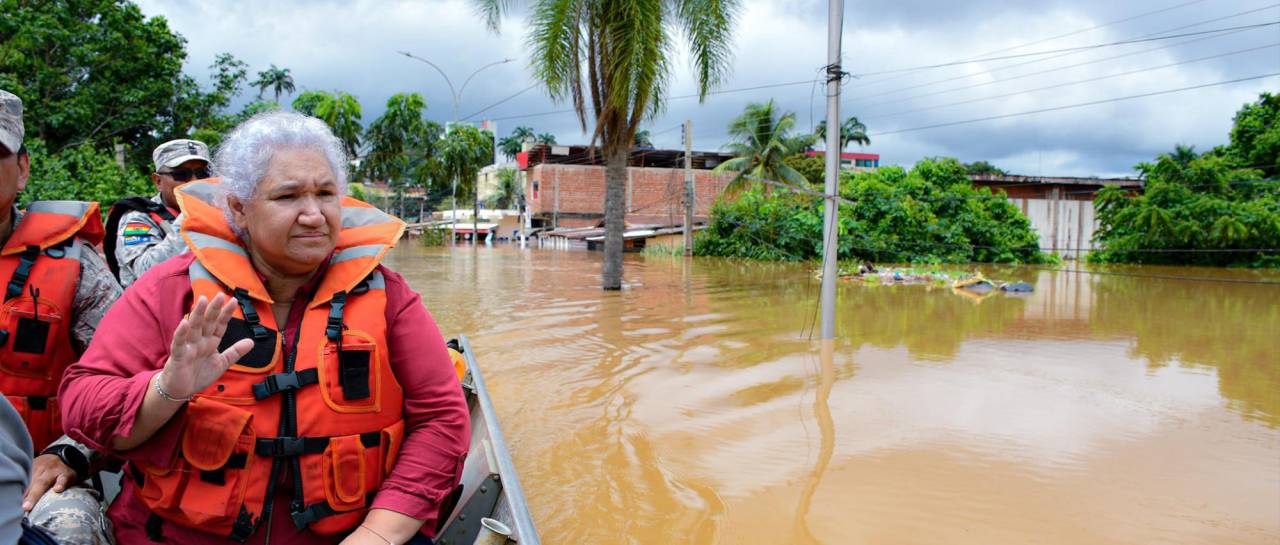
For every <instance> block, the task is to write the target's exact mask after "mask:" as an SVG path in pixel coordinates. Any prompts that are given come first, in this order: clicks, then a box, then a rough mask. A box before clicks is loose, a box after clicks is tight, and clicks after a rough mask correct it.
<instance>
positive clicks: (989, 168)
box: [964, 161, 1009, 176]
mask: <svg viewBox="0 0 1280 545" xmlns="http://www.w3.org/2000/svg"><path fill="white" fill-rule="evenodd" d="M964 172H965V174H973V175H984V174H988V175H994V176H1007V175H1008V174H1009V173H1008V172H1005V171H1004V170H1002V169H1000V168H999V167H997V166H995V165H993V164H991V163H988V162H986V161H975V162H972V163H965V165H964Z"/></svg>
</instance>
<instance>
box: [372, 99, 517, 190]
mask: <svg viewBox="0 0 1280 545" xmlns="http://www.w3.org/2000/svg"><path fill="white" fill-rule="evenodd" d="M426 109H427V102H426V100H425V99H423V98H422V95H420V94H418V93H407V94H406V93H397V94H395V95H392V96H391V98H389V99H388V100H387V109H386V111H385V112H383V114H382V115H381V116H379V117H378V118H377V119H375V120H374V121H373V123H371V124H370V125H369V130H368V131H366V132H365V143H366V146H367V148H368V149H367V151H366V153H365V156H364V160H363V161H362V163H361V165H360V171H359V176H360V177H362V178H365V179H371V180H383V181H386V182H388V183H389V184H390V185H391V186H392V188H394V189H395V190H396V200H397V203H398V206H399V207H400V210H399V212H398V213H399V214H400V215H403V214H404V210H403V208H404V206H403V202H404V190H405V189H406V188H409V187H420V188H423V189H424V190H425V191H427V193H428V196H429V195H430V194H431V193H432V192H436V194H439V195H443V194H444V193H443V191H442V189H443V188H442V183H443V181H444V180H446V179H447V176H446V175H445V174H444V173H443V167H442V166H441V163H440V160H441V157H440V144H441V141H440V138H441V135H442V133H443V129H442V127H441V126H440V124H438V123H435V122H432V121H428V120H426V119H425V118H424V117H423V115H424V113H425V111H426ZM490 149H492V148H490ZM490 153H492V151H491V152H490Z"/></svg>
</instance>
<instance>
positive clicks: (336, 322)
mask: <svg viewBox="0 0 1280 545" xmlns="http://www.w3.org/2000/svg"><path fill="white" fill-rule="evenodd" d="M346 304H347V293H346V292H343V291H339V292H334V294H333V297H332V298H330V299H329V320H328V323H327V325H326V326H325V328H324V336H325V337H326V338H328V339H329V340H331V341H333V342H336V343H338V345H339V346H341V345H342V309H343V307H345V306H346Z"/></svg>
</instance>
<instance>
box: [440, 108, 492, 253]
mask: <svg viewBox="0 0 1280 545" xmlns="http://www.w3.org/2000/svg"><path fill="white" fill-rule="evenodd" d="M440 159H441V163H442V165H443V166H444V171H445V172H446V173H447V174H449V175H450V176H453V179H454V180H456V181H457V184H458V186H460V188H461V189H462V194H463V195H467V194H470V195H471V204H472V211H473V215H472V216H471V234H472V236H474V237H476V238H477V239H478V238H479V237H478V236H477V235H478V234H477V233H476V224H477V223H478V222H479V221H480V219H479V218H480V199H478V198H477V193H476V190H477V189H479V188H478V187H477V185H476V174H477V173H478V172H480V168H481V167H483V166H485V165H487V164H489V163H490V162H492V161H493V138H492V137H491V136H489V133H488V132H487V131H481V130H480V129H477V128H475V127H472V126H470V125H454V126H453V128H451V129H449V132H448V133H447V134H445V136H444V141H443V142H441V143H440ZM453 209H454V210H455V213H456V211H457V209H458V206H457V194H456V193H455V195H454V206H453Z"/></svg>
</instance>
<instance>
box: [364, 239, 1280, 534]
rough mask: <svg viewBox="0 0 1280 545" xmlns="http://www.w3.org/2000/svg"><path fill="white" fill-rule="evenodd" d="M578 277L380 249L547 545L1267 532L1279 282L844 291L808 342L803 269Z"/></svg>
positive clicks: (692, 267) (708, 264)
mask: <svg viewBox="0 0 1280 545" xmlns="http://www.w3.org/2000/svg"><path fill="white" fill-rule="evenodd" d="M598 259H599V256H598V254H589V253H585V252H553V251H538V250H520V249H518V248H506V247H499V248H491V249H486V248H480V249H472V248H464V249H460V250H458V251H457V252H456V253H454V254H450V253H449V251H448V250H443V249H431V250H425V249H422V248H417V247H413V246H412V245H406V246H405V247H402V248H400V249H398V250H396V251H395V252H394V253H393V254H392V255H391V257H390V258H389V264H390V265H391V266H392V267H393V268H395V269H397V270H399V271H401V272H402V273H403V274H405V276H406V277H407V278H409V280H410V281H411V282H412V283H413V284H414V286H415V287H417V288H418V289H419V290H420V291H421V292H422V294H423V298H424V300H425V301H426V304H427V306H428V307H429V308H430V309H431V311H432V313H433V315H434V316H435V317H436V319H437V320H438V321H439V322H440V324H441V327H442V329H444V330H445V332H446V333H451V332H465V333H467V334H469V335H470V336H471V338H472V342H473V344H474V346H475V348H476V350H477V351H478V355H479V357H480V362H481V364H482V365H484V366H486V368H487V370H488V375H489V376H488V382H489V384H490V388H491V389H492V390H493V392H492V393H493V394H494V395H495V397H496V404H497V406H498V410H499V413H500V414H499V416H500V418H501V420H502V422H503V424H504V429H505V431H506V433H507V436H508V439H509V440H510V441H511V443H512V448H513V454H514V457H515V461H516V465H517V467H518V468H519V470H520V472H521V477H522V479H523V480H524V481H525V488H526V490H527V491H528V494H529V500H530V502H531V508H532V511H533V514H534V517H535V518H536V519H537V521H538V523H539V528H540V529H541V531H542V534H543V539H544V541H545V542H546V543H548V544H556V543H569V544H576V543H604V544H612V543H620V544H621V543H627V544H633V543H634V544H647V543H689V544H703V543H722V544H738V543H770V544H775V543H804V544H823V545H833V544H844V543H975V544H976V543H1029V542H1036V543H1275V542H1277V541H1280V462H1278V461H1277V460H1280V363H1278V360H1280V358H1277V356H1276V354H1280V341H1278V340H1277V336H1276V333H1275V332H1276V331H1280V288H1278V287H1277V286H1263V285H1249V284H1226V283H1212V282H1189V281H1178V280H1165V279H1152V278H1135V277H1131V276H1119V275H1106V276H1097V275H1081V274H1072V273H1060V272H1050V271H1045V270H1037V269H1033V268H1000V267H985V268H983V272H984V273H986V274H987V275H988V276H989V277H992V278H999V279H1006V280H1015V279H1016V280H1025V281H1028V282H1031V283H1032V284H1034V285H1035V286H1036V292H1035V293H1033V294H1029V295H1026V296H1023V297H1014V296H1007V295H1003V294H996V295H993V296H991V297H987V298H983V299H982V300H980V301H975V300H970V299H968V298H965V297H960V296H957V295H955V294H953V293H951V291H950V290H945V289H934V290H929V289H926V288H921V287H876V288H868V287H862V286H858V285H852V284H848V285H842V286H841V288H840V305H839V319H840V322H839V326H838V333H839V338H838V339H837V341H836V343H834V345H833V346H831V347H830V349H829V350H827V351H823V350H822V349H821V343H819V342H817V341H812V340H810V339H809V332H810V331H811V330H812V329H815V324H814V320H815V318H816V316H817V307H816V296H817V291H818V285H817V282H816V280H814V279H813V277H812V275H811V273H810V271H808V270H807V269H805V268H804V267H803V266H797V265H789V264H760V263H744V262H731V261H722V260H702V259H699V260H694V261H693V262H688V261H685V260H683V259H671V258H660V257H643V256H628V260H629V261H628V264H627V281H628V282H629V283H631V284H632V285H633V286H634V288H633V289H630V290H627V291H624V292H621V293H602V292H601V291H600V290H599V287H598V286H599V283H598V278H599V265H598ZM1116 272H1119V273H1122V274H1128V273H1138V274H1188V273H1189V272H1194V275H1195V276H1207V275H1219V276H1221V277H1224V278H1240V279H1243V278H1246V277H1253V276H1252V275H1254V274H1255V273H1245V272H1239V271H1218V270H1198V271H1188V270H1184V269H1155V268H1138V269H1118V270H1116ZM1271 278H1273V279H1274V278H1276V275H1272V276H1271ZM855 362H856V363H855Z"/></svg>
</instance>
